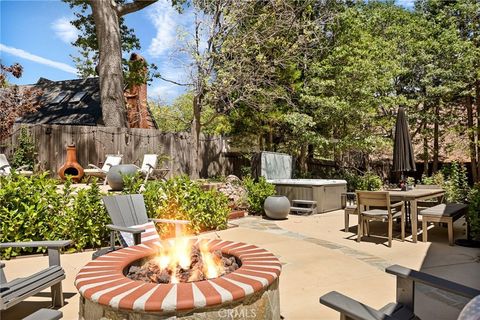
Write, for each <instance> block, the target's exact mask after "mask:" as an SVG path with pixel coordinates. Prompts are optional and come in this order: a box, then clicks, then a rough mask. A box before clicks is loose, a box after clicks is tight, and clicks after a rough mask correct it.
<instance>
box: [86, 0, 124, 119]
mask: <svg viewBox="0 0 480 320" xmlns="http://www.w3.org/2000/svg"><path fill="white" fill-rule="evenodd" d="M90 5H91V7H92V13H93V18H94V20H95V28H96V34H97V39H98V50H99V58H100V61H99V65H98V73H99V76H100V98H101V102H102V113H103V122H104V124H105V126H108V127H127V116H126V108H125V98H124V96H123V89H124V83H123V72H122V49H121V48H122V46H121V39H120V25H119V16H118V14H117V11H116V8H115V7H114V6H113V5H112V1H110V0H95V1H93V0H91V1H90Z"/></svg>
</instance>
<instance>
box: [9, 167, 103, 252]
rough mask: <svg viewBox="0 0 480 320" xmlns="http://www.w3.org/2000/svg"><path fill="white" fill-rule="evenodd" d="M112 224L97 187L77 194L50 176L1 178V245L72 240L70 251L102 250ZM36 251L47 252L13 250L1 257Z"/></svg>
mask: <svg viewBox="0 0 480 320" xmlns="http://www.w3.org/2000/svg"><path fill="white" fill-rule="evenodd" d="M109 221H110V218H109V217H108V215H107V213H106V212H105V209H104V207H103V204H102V202H101V193H100V190H99V187H98V186H97V185H96V184H95V183H92V184H91V185H90V186H89V187H88V188H85V189H80V190H75V192H74V191H73V190H72V188H71V183H70V182H67V183H65V185H64V186H59V185H58V181H57V180H54V179H50V178H48V177H47V173H43V174H39V175H33V176H32V177H24V176H21V175H19V174H17V173H15V172H13V173H12V174H11V175H9V176H6V177H0V234H1V235H0V241H1V242H15V241H39V240H59V239H71V240H73V242H74V247H73V248H72V249H70V250H82V249H84V248H88V247H99V246H100V245H102V244H103V243H104V242H105V240H106V239H107V238H108V231H107V228H106V227H105V225H106V224H108V223H109ZM34 250H37V251H45V248H41V249H32V248H26V249H23V251H22V249H20V248H16V249H11V248H10V249H7V250H4V251H2V257H4V258H9V257H10V256H16V255H18V254H20V253H21V252H33V251H34Z"/></svg>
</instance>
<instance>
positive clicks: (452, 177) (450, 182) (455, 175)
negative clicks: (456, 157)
mask: <svg viewBox="0 0 480 320" xmlns="http://www.w3.org/2000/svg"><path fill="white" fill-rule="evenodd" d="M442 174H443V176H444V177H445V182H444V183H443V185H442V187H443V188H444V189H445V199H446V201H447V202H449V203H465V201H466V199H467V195H468V190H469V187H468V178H467V170H466V168H465V166H463V165H460V164H459V163H458V162H453V163H451V164H450V165H447V166H444V167H443V168H442Z"/></svg>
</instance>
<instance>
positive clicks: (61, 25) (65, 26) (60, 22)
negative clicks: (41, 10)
mask: <svg viewBox="0 0 480 320" xmlns="http://www.w3.org/2000/svg"><path fill="white" fill-rule="evenodd" d="M51 28H52V29H53V31H54V32H55V34H56V35H57V37H59V38H60V40H62V41H63V42H65V43H67V44H70V43H71V42H73V41H75V40H76V39H77V36H78V30H77V28H75V27H74V26H73V25H72V24H71V23H70V21H69V19H68V18H66V17H62V18H59V19H57V20H55V21H54V22H52V24H51Z"/></svg>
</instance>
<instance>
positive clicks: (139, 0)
mask: <svg viewBox="0 0 480 320" xmlns="http://www.w3.org/2000/svg"><path fill="white" fill-rule="evenodd" d="M157 1H158V0H134V1H133V2H129V3H125V4H124V5H118V6H117V13H118V16H120V17H121V16H124V15H126V14H129V13H132V12H135V11H138V10H141V9H143V8H145V7H148V6H149V5H151V4H153V3H155V2H157Z"/></svg>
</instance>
